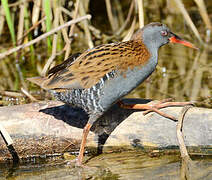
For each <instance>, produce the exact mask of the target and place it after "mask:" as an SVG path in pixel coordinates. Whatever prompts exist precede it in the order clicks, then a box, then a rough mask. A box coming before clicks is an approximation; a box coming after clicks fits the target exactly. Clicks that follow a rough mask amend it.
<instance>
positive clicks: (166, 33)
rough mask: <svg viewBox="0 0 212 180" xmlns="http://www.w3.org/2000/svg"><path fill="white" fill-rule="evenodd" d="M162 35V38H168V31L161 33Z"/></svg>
mask: <svg viewBox="0 0 212 180" xmlns="http://www.w3.org/2000/svg"><path fill="white" fill-rule="evenodd" d="M160 33H161V35H162V36H167V35H168V32H167V31H161V32H160Z"/></svg>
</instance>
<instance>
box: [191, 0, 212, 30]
mask: <svg viewBox="0 0 212 180" xmlns="http://www.w3.org/2000/svg"><path fill="white" fill-rule="evenodd" d="M194 1H195V2H196V4H197V6H198V8H199V12H200V14H201V16H202V19H203V21H204V23H205V24H206V27H207V28H208V29H210V30H212V27H211V21H210V18H209V15H208V13H207V10H206V7H205V3H204V1H203V0H194Z"/></svg>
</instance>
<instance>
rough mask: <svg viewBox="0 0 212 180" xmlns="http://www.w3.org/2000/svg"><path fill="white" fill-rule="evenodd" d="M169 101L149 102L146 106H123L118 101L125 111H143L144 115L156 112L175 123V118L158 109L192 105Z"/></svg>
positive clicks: (120, 102)
mask: <svg viewBox="0 0 212 180" xmlns="http://www.w3.org/2000/svg"><path fill="white" fill-rule="evenodd" d="M170 100H171V99H164V100H162V101H159V102H156V103H154V102H149V103H147V104H124V103H123V102H122V101H119V106H120V107H122V108H125V109H139V110H145V111H144V112H143V114H144V115H146V114H148V113H150V112H156V113H158V114H159V115H161V116H163V117H165V118H169V119H171V120H173V121H177V118H175V117H174V116H172V115H168V114H166V113H164V112H162V111H160V109H162V108H166V107H173V106H186V105H194V103H192V102H169V101H170Z"/></svg>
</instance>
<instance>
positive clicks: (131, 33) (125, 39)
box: [122, 17, 136, 42]
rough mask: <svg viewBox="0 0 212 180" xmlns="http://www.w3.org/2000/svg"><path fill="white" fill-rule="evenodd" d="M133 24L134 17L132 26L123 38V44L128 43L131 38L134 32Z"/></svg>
mask: <svg viewBox="0 0 212 180" xmlns="http://www.w3.org/2000/svg"><path fill="white" fill-rule="evenodd" d="M135 24H136V17H134V19H133V22H132V25H131V27H130V30H129V31H128V33H127V35H126V36H125V37H124V38H123V40H122V41H123V42H124V41H129V40H130V38H131V37H132V35H133V33H134V31H135Z"/></svg>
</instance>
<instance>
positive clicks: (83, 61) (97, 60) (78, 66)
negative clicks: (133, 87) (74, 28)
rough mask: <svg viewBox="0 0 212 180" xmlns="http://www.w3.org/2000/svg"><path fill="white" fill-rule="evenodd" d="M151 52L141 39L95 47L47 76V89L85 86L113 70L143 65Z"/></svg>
mask: <svg viewBox="0 0 212 180" xmlns="http://www.w3.org/2000/svg"><path fill="white" fill-rule="evenodd" d="M149 57H150V53H149V51H148V50H147V48H146V47H145V46H144V44H143V43H142V41H141V40H137V41H136V40H133V41H127V42H121V43H112V44H106V45H101V46H97V47H96V48H93V49H91V50H87V51H85V52H84V53H83V54H81V55H80V56H79V57H78V58H77V59H76V60H75V61H74V62H73V63H72V64H71V65H70V66H69V67H66V68H64V69H62V70H60V71H59V72H57V73H56V74H54V75H52V76H50V77H49V79H48V80H47V81H46V82H45V87H46V88H47V89H60V88H62V89H63V88H68V89H71V88H74V89H75V88H76V89H87V88H90V87H92V86H93V85H95V84H97V83H98V82H99V81H100V79H101V78H102V77H104V76H105V74H106V73H109V72H111V71H112V70H119V71H120V72H122V74H123V75H124V72H125V71H126V70H127V69H128V68H131V69H133V68H134V67H136V66H140V65H144V64H145V63H146V62H147V61H148V60H149Z"/></svg>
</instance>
